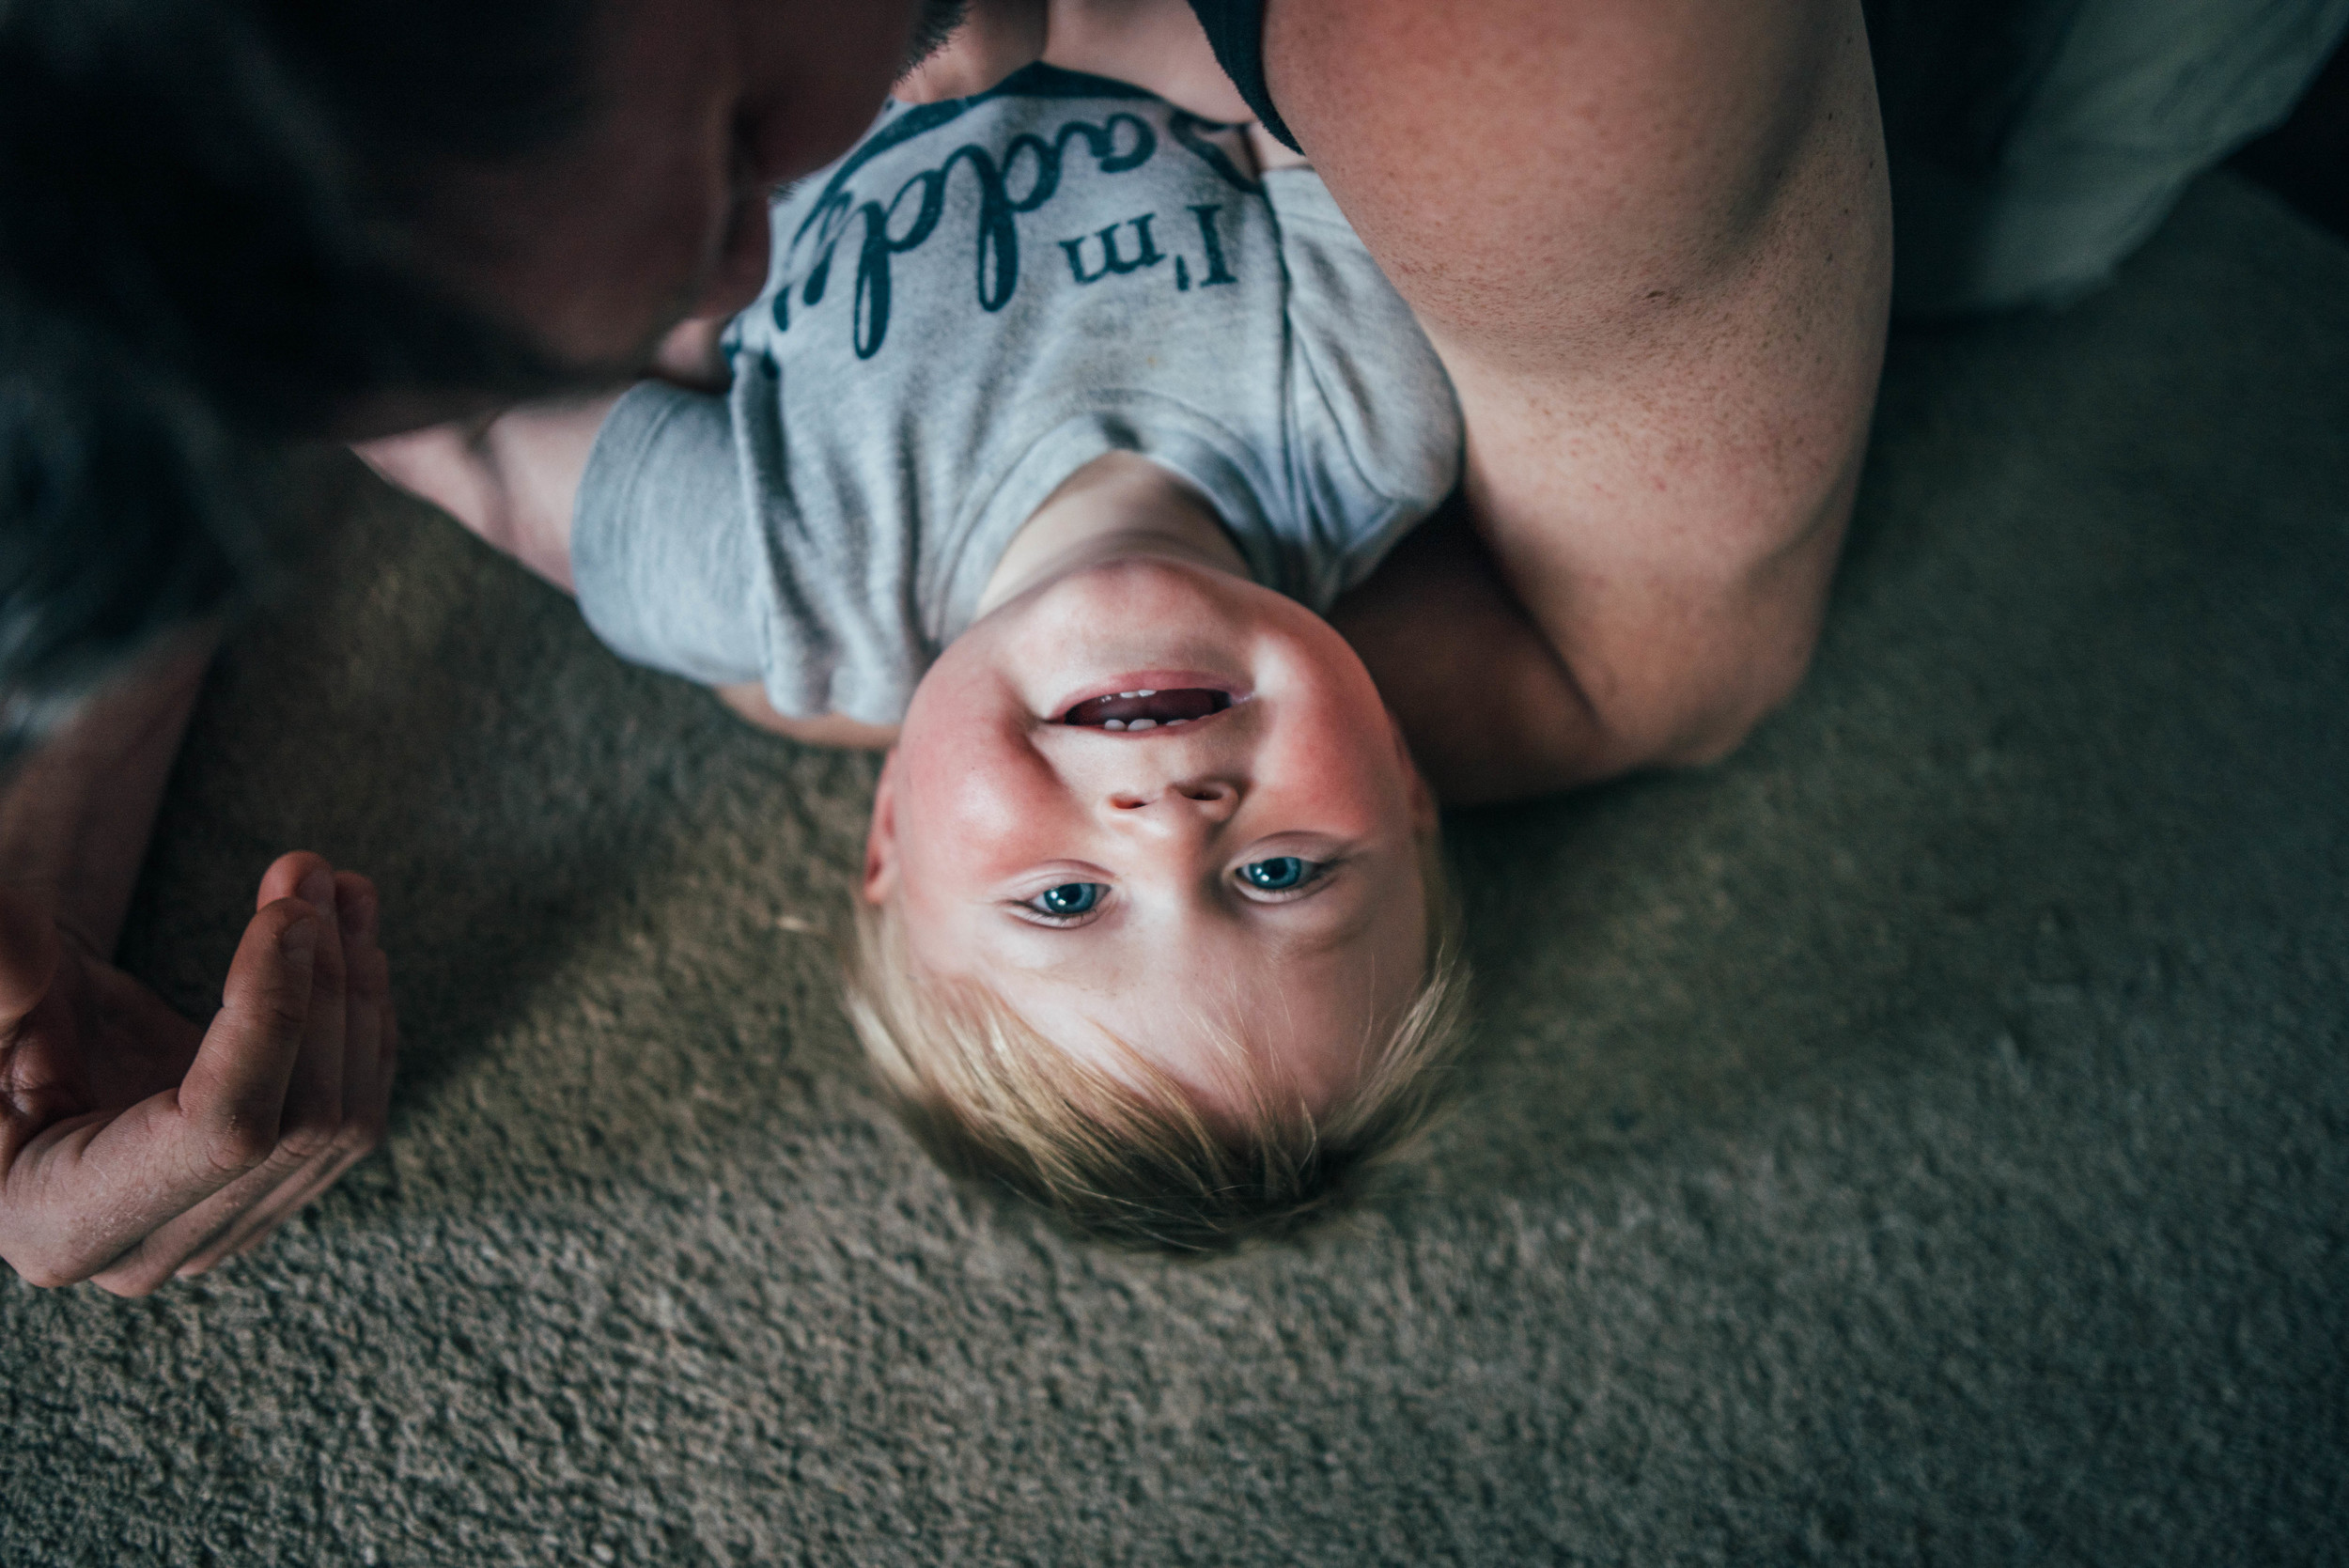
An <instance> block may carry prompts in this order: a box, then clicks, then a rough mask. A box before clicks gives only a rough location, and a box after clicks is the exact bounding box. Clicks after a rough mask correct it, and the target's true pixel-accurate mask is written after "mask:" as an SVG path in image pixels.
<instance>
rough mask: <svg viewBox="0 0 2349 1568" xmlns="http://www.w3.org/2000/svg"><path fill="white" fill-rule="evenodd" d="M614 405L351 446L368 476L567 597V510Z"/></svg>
mask: <svg viewBox="0 0 2349 1568" xmlns="http://www.w3.org/2000/svg"><path fill="white" fill-rule="evenodd" d="M619 400H620V395H619V394H618V393H606V394H603V395H601V396H596V397H593V398H590V399H587V400H585V401H576V402H575V401H566V402H547V403H529V404H524V405H523V406H522V407H521V408H518V409H509V410H507V411H506V412H504V413H501V414H496V415H493V416H491V417H489V418H486V419H475V420H471V421H467V422H464V423H460V424H456V425H435V426H433V427H431V428H429V429H424V430H412V431H409V432H408V433H407V434H405V435H397V436H386V437H384V438H382V439H381V440H380V441H371V442H365V443H363V444H361V445H359V446H357V447H354V448H353V450H354V451H356V452H357V453H358V454H359V456H360V457H361V458H364V459H365V460H366V464H367V466H368V467H370V468H372V469H374V470H375V472H376V473H378V474H381V475H382V476H383V477H384V478H386V479H388V480H390V481H391V482H392V483H393V484H395V485H397V486H398V487H399V488H400V489H404V490H407V491H409V492H411V493H412V494H415V495H420V496H422V497H423V498H424V499H425V500H427V501H429V502H431V503H432V504H433V505H436V506H438V507H440V508H441V509H442V510H443V511H444V512H446V513H447V514H448V515H449V516H451V517H453V518H455V519H456V520H458V521H459V522H460V523H462V524H464V525H465V527H466V529H467V530H468V531H469V532H471V533H474V534H475V535H478V536H480V537H481V539H482V540H483V541H484V542H485V543H487V544H489V545H490V547H491V548H493V549H496V550H500V551H504V552H505V553H506V554H508V555H511V556H512V557H514V559H515V560H517V561H520V562H521V564H522V565H523V566H525V567H529V568H530V569H531V570H532V571H534V572H537V574H538V575H539V576H540V577H543V578H545V579H546V580H547V581H548V582H552V583H553V584H554V585H555V586H556V587H558V588H560V589H562V590H563V591H564V592H565V593H567V594H568V593H570V592H571V591H572V586H571V509H572V507H573V506H574V505H576V504H577V502H578V500H579V482H580V479H581V477H582V476H583V474H585V473H586V472H587V456H588V454H589V453H590V452H592V451H593V450H594V449H595V445H596V432H597V431H598V430H599V429H600V428H602V427H603V420H604V416H605V415H606V414H608V413H610V412H611V411H612V405H613V404H614V403H616V402H618V401H619Z"/></svg>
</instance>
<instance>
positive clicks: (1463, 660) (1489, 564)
mask: <svg viewBox="0 0 2349 1568" xmlns="http://www.w3.org/2000/svg"><path fill="white" fill-rule="evenodd" d="M1330 624H1331V625H1333V626H1335V627H1336V628H1337V629H1338V630H1339V631H1341V632H1343V633H1344V634H1345V636H1346V641H1347V642H1349V643H1351V644H1353V645H1354V650H1355V651H1356V652H1357V653H1359V654H1361V658H1362V662H1363V663H1364V664H1365V665H1366V666H1368V667H1369V670H1370V674H1371V677H1372V678H1373V679H1374V680H1376V681H1377V685H1378V691H1379V694H1380V695H1381V696H1383V697H1385V698H1386V700H1387V706H1389V707H1390V708H1392V709H1393V711H1394V715H1395V718H1396V719H1397V721H1398V722H1401V724H1402V726H1403V733H1404V735H1405V737H1407V738H1408V740H1409V742H1410V747H1411V754H1412V756H1413V757H1414V758H1416V759H1417V761H1418V763H1419V765H1420V771H1421V772H1423V773H1424V774H1425V775H1426V777H1427V782H1428V784H1430V785H1432V786H1433V787H1434V789H1435V791H1436V794H1437V796H1438V798H1439V799H1440V800H1442V801H1443V803H1444V804H1446V805H1448V806H1475V805H1486V804H1489V803H1491V802H1493V801H1497V800H1522V799H1524V798H1526V797H1529V796H1534V795H1544V794H1548V793H1549V792H1551V791H1553V790H1558V789H1563V788H1566V787H1567V786H1569V785H1572V784H1582V783H1587V782H1589V781H1590V780H1591V779H1592V778H1594V777H1595V776H1597V774H1598V771H1599V770H1598V769H1597V768H1594V767H1593V766H1592V761H1593V757H1594V754H1595V751H1596V747H1595V742H1596V740H1597V738H1598V737H1597V722H1596V716H1595V713H1594V712H1593V710H1592V707H1591V705H1590V703H1589V701H1588V700H1587V699H1586V698H1585V697H1584V696H1583V694H1582V691H1581V689H1580V687H1579V686H1578V685H1577V684H1576V682H1575V678H1574V675H1573V672H1572V671H1571V670H1569V669H1568V668H1567V666H1566V664H1565V662H1564V660H1561V659H1560V658H1559V657H1558V654H1557V652H1556V650H1555V649H1553V648H1552V647H1551V646H1550V644H1549V640H1548V638H1547V637H1545V636H1544V635H1543V634H1542V631H1541V629H1540V628H1539V627H1538V626H1536V625H1535V624H1534V622H1533V619H1532V616H1531V615H1529V614H1528V613H1526V611H1525V607H1524V606H1523V605H1521V604H1520V603H1518V602H1517V597H1516V596H1515V595H1514V594H1512V593H1511V592H1510V591H1509V587H1508V585H1507V583H1506V582H1503V581H1502V578H1501V568H1500V567H1499V566H1498V565H1497V564H1496V563H1495V562H1494V560H1493V558H1492V553H1491V551H1488V550H1486V548H1485V546H1484V543H1483V542H1482V541H1481V540H1479V539H1478V538H1477V536H1476V535H1475V532H1474V531H1473V530H1472V529H1471V528H1470V526H1469V523H1468V521H1467V520H1466V518H1465V517H1464V516H1463V514H1462V510H1461V507H1460V505H1459V503H1458V501H1457V499H1456V498H1455V500H1454V501H1453V502H1452V503H1451V504H1450V505H1446V506H1445V507H1444V509H1443V510H1442V511H1440V512H1439V513H1437V514H1436V515H1435V516H1434V517H1432V518H1430V519H1429V520H1427V521H1425V522H1423V523H1422V524H1421V525H1420V526H1419V527H1418V528H1417V529H1415V530H1413V531H1412V533H1411V534H1410V535H1409V536H1407V537H1406V538H1405V539H1404V540H1403V541H1402V542H1401V543H1400V544H1398V545H1396V546H1395V548H1394V550H1393V551H1392V552H1390V553H1389V554H1388V556H1387V558H1386V559H1385V560H1384V561H1382V562H1380V563H1379V566H1378V569H1377V571H1375V572H1373V573H1372V574H1371V576H1370V578H1369V580H1368V581H1366V582H1363V583H1362V584H1361V586H1360V587H1358V588H1356V589H1354V590H1353V591H1352V592H1351V593H1349V594H1347V595H1346V597H1345V598H1342V599H1340V600H1339V601H1338V603H1337V605H1336V607H1335V608H1334V609H1333V610H1332V611H1331V612H1330Z"/></svg>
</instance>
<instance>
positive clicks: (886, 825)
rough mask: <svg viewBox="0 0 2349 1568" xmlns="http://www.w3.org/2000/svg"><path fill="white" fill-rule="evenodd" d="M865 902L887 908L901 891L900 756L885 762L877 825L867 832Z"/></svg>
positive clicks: (877, 791) (879, 787) (876, 797)
mask: <svg viewBox="0 0 2349 1568" xmlns="http://www.w3.org/2000/svg"><path fill="white" fill-rule="evenodd" d="M863 891H864V902H866V903H867V904H886V903H888V902H889V898H890V894H892V893H895V892H896V891H897V753H895V752H894V751H893V752H891V753H889V755H888V756H887V757H885V758H883V759H882V761H881V774H880V783H879V785H877V786H876V787H875V788H874V791H873V823H872V826H871V827H869V828H867V829H866V830H865V831H864V890H863Z"/></svg>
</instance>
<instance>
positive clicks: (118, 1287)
mask: <svg viewBox="0 0 2349 1568" xmlns="http://www.w3.org/2000/svg"><path fill="white" fill-rule="evenodd" d="M288 888H290V889H291V896H292V897H293V898H295V899H297V900H298V901H299V902H300V903H302V904H304V905H307V906H308V907H309V908H312V909H313V910H315V911H317V913H318V915H319V920H318V921H317V936H316V941H315V950H314V952H313V955H312V960H311V965H310V995H309V998H308V1001H307V1005H306V1007H305V1010H304V1015H303V1029H302V1040H301V1045H300V1048H299V1049H298V1050H297V1051H296V1053H295V1056H294V1061H293V1063H292V1066H291V1069H290V1070H289V1071H288V1074H287V1076H286V1082H285V1088H284V1091H283V1094H282V1096H281V1100H280V1105H279V1110H278V1115H277V1123H276V1128H275V1136H274V1137H273V1139H272V1141H271V1145H270V1147H269V1148H268V1150H267V1151H266V1152H265V1153H264V1155H263V1157H261V1159H259V1160H258V1161H257V1162H256V1163H255V1165H254V1166H253V1167H252V1168H251V1169H249V1170H247V1171H246V1172H243V1173H242V1174H241V1175H240V1176H239V1177H237V1179H235V1180H234V1181H232V1182H230V1183H229V1184H228V1185H227V1186H226V1187H224V1188H222V1189H221V1190H220V1191H219V1192H217V1193H215V1194H213V1195H211V1196H210V1198H208V1199H207V1200H205V1201H204V1202H202V1203H197V1204H195V1205H194V1206H193V1207H191V1208H190V1209H189V1210H188V1212H186V1213H184V1214H181V1215H179V1216H177V1217H174V1218H172V1219H167V1220H165V1221H164V1222H163V1223H162V1224H160V1225H158V1226H157V1227H156V1228H155V1229H154V1230H153V1231H152V1232H151V1233H150V1234H148V1235H147V1236H146V1237H145V1238H143V1239H142V1240H141V1241H140V1242H139V1243H138V1245H136V1246H135V1247H133V1248H132V1249H131V1250H128V1251H127V1252H126V1253H124V1254H123V1255H122V1256H121V1257H120V1258H118V1259H117V1260H116V1262H115V1263H114V1264H113V1265H110V1266H109V1267H107V1268H106V1269H105V1270H104V1271H103V1272H101V1273H100V1274H98V1275H97V1276H95V1279H96V1281H97V1283H98V1284H99V1285H100V1286H101V1288H103V1289H106V1290H110V1291H114V1292H116V1293H117V1294H123V1295H143V1294H145V1293H146V1292H148V1291H149V1290H152V1289H154V1288H155V1287H156V1286H157V1285H159V1284H161V1283H162V1282H163V1281H164V1280H167V1279H169V1278H170V1277H171V1276H173V1275H174V1274H177V1273H179V1272H180V1271H181V1270H182V1269H183V1268H185V1267H186V1265H188V1263H189V1262H190V1261H191V1260H192V1259H194V1258H195V1257H197V1256H199V1255H201V1254H203V1253H204V1252H205V1251H206V1250H207V1249H209V1248H211V1247H213V1246H214V1245H215V1244H217V1243H218V1242H220V1241H221V1240H222V1239H223V1238H224V1237H226V1236H227V1235H228V1234H231V1233H233V1232H234V1231H236V1230H237V1229H238V1227H239V1225H240V1223H241V1220H242V1219H244V1217H245V1216H246V1215H248V1214H250V1213H251V1212H253V1211H254V1210H256V1209H264V1210H267V1209H271V1208H272V1205H273V1204H274V1203H275V1201H276V1199H277V1196H278V1194H280V1193H281V1192H282V1191H284V1190H285V1189H286V1188H288V1187H292V1186H298V1185H300V1184H301V1183H302V1182H303V1180H304V1179H305V1175H306V1173H307V1172H309V1171H310V1170H311V1169H312V1168H313V1167H316V1166H318V1165H319V1164H322V1163H324V1162H327V1161H331V1160H333V1159H334V1158H335V1157H336V1156H337V1154H338V1151H339V1141H340V1139H341V1138H342V1134H343V1119H344V1118H343V1048H344V1035H345V1025H346V992H347V989H348V986H347V985H346V969H345V960H344V956H343V947H342V937H341V929H340V921H339V919H338V918H337V915H336V911H335V907H334V895H335V876H334V867H333V866H331V865H329V864H328V863H327V862H326V861H325V860H324V859H322V858H321V857H319V856H317V855H313V854H309V853H307V852H303V853H297V854H292V855H286V856H281V857H280V858H279V859H278V861H277V862H276V863H274V864H273V865H272V866H271V867H270V869H269V871H268V873H267V874H266V875H265V876H264V877H262V878H261V888H260V896H261V897H262V898H264V899H269V898H271V895H272V894H282V893H285V891H286V890H287V889H288ZM264 907H267V906H264ZM200 1061H201V1058H200V1057H199V1063H200ZM191 1077H193V1074H192V1075H191Z"/></svg>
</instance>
